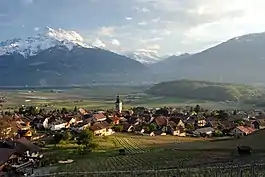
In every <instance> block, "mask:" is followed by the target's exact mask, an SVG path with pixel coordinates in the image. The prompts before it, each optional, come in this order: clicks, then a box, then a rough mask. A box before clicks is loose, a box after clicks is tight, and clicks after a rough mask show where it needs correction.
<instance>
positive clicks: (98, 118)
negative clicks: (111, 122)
mask: <svg viewBox="0 0 265 177" xmlns="http://www.w3.org/2000/svg"><path fill="white" fill-rule="evenodd" d="M92 118H93V119H94V120H95V121H96V122H103V121H105V120H107V117H106V116H105V115H104V114H103V113H98V114H93V116H92Z"/></svg>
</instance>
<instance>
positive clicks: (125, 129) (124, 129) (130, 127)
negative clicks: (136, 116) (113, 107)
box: [122, 122, 134, 132]
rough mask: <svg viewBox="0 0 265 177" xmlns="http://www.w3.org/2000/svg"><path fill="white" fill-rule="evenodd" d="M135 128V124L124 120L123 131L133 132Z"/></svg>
mask: <svg viewBox="0 0 265 177" xmlns="http://www.w3.org/2000/svg"><path fill="white" fill-rule="evenodd" d="M133 130H134V128H133V126H132V125H131V124H129V123H128V122H124V123H123V124H122V131H123V132H132V131H133Z"/></svg>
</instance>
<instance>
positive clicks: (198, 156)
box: [48, 135, 264, 177]
mask: <svg viewBox="0 0 265 177" xmlns="http://www.w3.org/2000/svg"><path fill="white" fill-rule="evenodd" d="M148 140H149V138H148V137H146V138H144V137H143V138H139V137H137V136H123V135H115V136H112V137H110V138H108V141H107V142H108V143H110V142H112V147H115V148H114V149H113V150H114V151H111V153H107V154H105V155H104V156H102V155H99V156H98V155H96V156H90V155H89V154H88V155H87V156H86V155H85V156H84V157H83V158H80V159H78V160H76V162H75V163H73V164H68V165H65V166H60V167H59V168H58V169H57V170H56V171H57V172H61V173H56V175H48V176H49V177H51V176H61V177H68V176H69V177H70V176H73V173H74V175H75V176H78V177H79V176H80V177H81V176H91V177H93V176H95V177H96V176H102V177H104V176H117V177H119V176H120V177H126V176H128V177H129V176H135V177H136V176H146V177H149V176H150V177H151V176H155V177H166V176H171V177H173V176H178V177H179V176H183V177H197V176H198V177H199V176H200V177H203V176H216V177H217V176H218V177H219V176H220V177H223V176H224V177H225V176H229V177H230V176H242V177H243V176H244V177H245V176H246V177H248V176H249V177H252V176H262V175H261V174H263V172H264V170H263V169H264V165H263V166H262V168H260V166H256V165H255V168H254V167H252V166H249V165H251V164H252V160H253V159H252V158H251V159H248V158H246V159H244V158H231V157H232V156H231V152H215V151H213V152H210V151H209V152H206V151H186V150H178V149H174V148H165V147H163V146H156V147H152V145H153V143H154V140H153V139H151V138H150V140H152V141H151V142H147V141H148ZM158 140H159V139H158ZM119 149H124V150H125V152H126V153H125V155H119V151H118V150H119ZM252 157H253V156H252ZM263 157H264V156H263ZM263 157H262V159H263ZM246 164H247V166H245V167H244V168H243V166H244V165H246ZM258 164H259V165H260V164H263V162H258Z"/></svg>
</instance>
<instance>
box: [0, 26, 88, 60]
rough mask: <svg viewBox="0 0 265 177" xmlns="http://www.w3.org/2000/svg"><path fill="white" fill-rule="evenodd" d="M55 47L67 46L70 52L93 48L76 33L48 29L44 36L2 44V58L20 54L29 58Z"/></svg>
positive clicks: (0, 44) (0, 48) (0, 50)
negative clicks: (81, 48)
mask: <svg viewBox="0 0 265 177" xmlns="http://www.w3.org/2000/svg"><path fill="white" fill-rule="evenodd" d="M55 46H65V47H66V48H68V50H72V49H73V47H74V46H80V47H84V48H93V46H92V45H89V44H86V43H85V42H84V40H83V38H82V36H81V35H79V34H78V33H77V32H75V31H65V30H63V29H60V28H59V29H58V30H55V29H52V28H50V27H46V30H45V31H44V32H43V33H42V34H39V35H37V36H34V37H28V38H27V39H13V40H7V41H4V42H0V56H1V55H11V54H13V53H18V54H21V55H22V56H24V57H25V58H27V57H29V56H34V55H37V54H38V53H39V52H41V51H44V50H47V49H49V48H52V47H55Z"/></svg>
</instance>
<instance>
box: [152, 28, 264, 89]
mask: <svg viewBox="0 0 265 177" xmlns="http://www.w3.org/2000/svg"><path fill="white" fill-rule="evenodd" d="M264 46H265V33H256V34H249V35H244V36H239V37H235V38H232V39H230V40H228V41H226V42H223V43H221V44H219V45H217V46H214V47H212V48H209V49H207V50H204V51H202V52H200V53H196V54H193V55H188V56H185V57H184V58H181V59H180V58H179V57H177V58H175V59H174V60H172V59H168V60H164V61H162V62H160V63H157V64H158V65H159V66H160V67H156V68H155V67H154V68H155V69H154V70H155V71H153V72H155V73H159V75H160V79H162V80H172V79H174V80H176V79H193V80H209V81H221V82H237V83H251V84H252V83H265V78H264V77H263V75H264V74H265V72H264V71H263V68H264V66H265V50H264ZM170 60H172V61H170ZM166 63H171V64H172V66H171V67H169V66H168V65H167V64H166ZM173 64H174V65H173Z"/></svg>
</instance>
